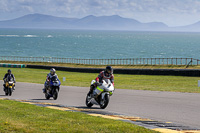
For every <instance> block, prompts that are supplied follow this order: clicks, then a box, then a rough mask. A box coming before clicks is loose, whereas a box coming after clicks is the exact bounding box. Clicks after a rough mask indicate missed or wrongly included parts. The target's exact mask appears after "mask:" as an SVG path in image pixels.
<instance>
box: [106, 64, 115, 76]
mask: <svg viewBox="0 0 200 133" xmlns="http://www.w3.org/2000/svg"><path fill="white" fill-rule="evenodd" d="M106 73H108V74H113V68H112V67H111V66H107V67H106Z"/></svg>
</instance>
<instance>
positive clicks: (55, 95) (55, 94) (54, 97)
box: [53, 89, 58, 100]
mask: <svg viewBox="0 0 200 133" xmlns="http://www.w3.org/2000/svg"><path fill="white" fill-rule="evenodd" d="M57 98H58V89H56V90H55V91H54V93H53V99H54V100H56V99H57Z"/></svg>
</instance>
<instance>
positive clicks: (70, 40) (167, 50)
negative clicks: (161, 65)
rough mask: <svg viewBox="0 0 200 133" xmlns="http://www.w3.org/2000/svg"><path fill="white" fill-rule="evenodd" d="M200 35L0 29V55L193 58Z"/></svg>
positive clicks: (199, 45)
mask: <svg viewBox="0 0 200 133" xmlns="http://www.w3.org/2000/svg"><path fill="white" fill-rule="evenodd" d="M199 53H200V33H183V32H134V31H87V30H44V29H37V30H36V29H0V56H27V57H30V56H32V57H43V56H45V57H63V58H82V59H118V58H165V57H166V58H171V57H177V58H179V57H180V58H185V57H188V58H196V59H200V54H199Z"/></svg>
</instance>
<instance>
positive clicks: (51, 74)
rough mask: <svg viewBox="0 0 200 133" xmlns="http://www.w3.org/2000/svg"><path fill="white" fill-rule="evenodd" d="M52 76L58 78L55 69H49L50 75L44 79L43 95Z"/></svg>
mask: <svg viewBox="0 0 200 133" xmlns="http://www.w3.org/2000/svg"><path fill="white" fill-rule="evenodd" d="M53 76H56V77H57V78H58V75H57V74H56V69H55V68H51V69H50V73H48V74H47V78H46V81H45V83H44V89H43V93H46V89H47V88H48V87H49V82H50V79H51V78H52V77H53Z"/></svg>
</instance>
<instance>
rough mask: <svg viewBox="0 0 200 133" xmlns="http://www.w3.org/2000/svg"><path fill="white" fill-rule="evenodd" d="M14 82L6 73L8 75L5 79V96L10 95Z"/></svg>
mask: <svg viewBox="0 0 200 133" xmlns="http://www.w3.org/2000/svg"><path fill="white" fill-rule="evenodd" d="M14 87H15V83H14V81H13V78H12V77H11V76H10V75H8V77H7V78H6V79H5V87H4V92H5V95H6V96H8V95H9V96H11V95H12V92H13V90H14Z"/></svg>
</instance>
